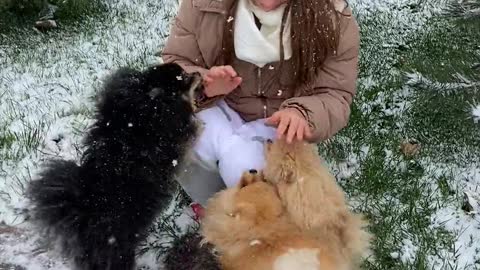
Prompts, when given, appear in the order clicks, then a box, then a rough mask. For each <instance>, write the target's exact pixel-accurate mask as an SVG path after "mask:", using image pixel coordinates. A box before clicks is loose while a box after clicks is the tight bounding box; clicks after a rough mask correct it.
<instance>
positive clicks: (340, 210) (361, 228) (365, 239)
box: [263, 140, 371, 269]
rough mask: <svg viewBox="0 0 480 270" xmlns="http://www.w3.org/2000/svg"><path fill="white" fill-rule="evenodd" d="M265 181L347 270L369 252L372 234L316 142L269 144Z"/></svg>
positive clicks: (295, 218) (296, 219) (291, 215)
mask: <svg viewBox="0 0 480 270" xmlns="http://www.w3.org/2000/svg"><path fill="white" fill-rule="evenodd" d="M263 174H264V177H265V180H266V181H268V182H270V183H272V184H274V185H275V186H276V187H277V191H278V195H279V197H280V200H281V201H282V203H283V205H284V207H285V209H286V212H287V213H288V216H289V218H290V220H291V221H292V222H294V223H295V224H296V225H297V226H298V227H299V228H300V229H301V230H303V231H305V232H308V233H310V234H312V235H314V236H315V237H316V238H317V239H318V240H319V241H320V242H326V243H329V247H330V248H331V250H332V252H334V251H335V252H338V254H340V255H341V256H342V258H343V260H344V261H345V262H347V263H348V268H347V269H355V268H356V267H357V266H358V263H359V262H360V259H361V258H362V257H365V256H366V255H367V254H368V250H369V249H368V247H369V242H370V238H371V237H370V234H369V233H368V232H367V231H366V230H365V227H366V225H367V224H366V222H365V221H364V220H363V218H362V216H361V215H357V214H354V213H352V212H351V211H350V210H349V208H348V206H347V204H346V200H345V195H344V192H343V191H342V189H341V188H340V187H339V186H338V185H337V183H336V181H335V178H334V177H333V176H332V175H331V174H330V172H329V170H328V169H327V168H326V167H325V165H324V164H323V162H322V160H321V158H320V156H319V154H318V149H317V147H316V145H313V144H308V143H304V142H297V143H292V144H287V143H286V142H285V141H284V140H277V141H275V142H274V143H268V144H267V146H266V165H265V169H264V171H263Z"/></svg>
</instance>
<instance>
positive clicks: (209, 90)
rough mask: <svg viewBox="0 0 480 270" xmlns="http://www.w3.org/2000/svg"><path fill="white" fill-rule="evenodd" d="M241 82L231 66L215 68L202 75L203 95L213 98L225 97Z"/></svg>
mask: <svg viewBox="0 0 480 270" xmlns="http://www.w3.org/2000/svg"><path fill="white" fill-rule="evenodd" d="M241 82H242V78H241V77H238V75H237V72H236V71H235V70H234V69H233V68H232V67H231V66H216V67H212V68H210V70H209V71H207V72H206V73H205V74H204V75H203V84H204V86H205V95H206V96H207V97H214V96H220V95H226V94H228V93H230V92H232V91H233V90H234V89H235V88H237V87H238V86H239V85H240V83H241Z"/></svg>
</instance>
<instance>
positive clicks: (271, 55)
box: [234, 0, 292, 67]
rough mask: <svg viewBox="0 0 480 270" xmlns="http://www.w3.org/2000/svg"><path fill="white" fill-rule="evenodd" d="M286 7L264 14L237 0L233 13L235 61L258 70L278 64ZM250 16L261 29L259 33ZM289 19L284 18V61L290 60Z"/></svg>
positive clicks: (244, 0) (249, 3)
mask: <svg viewBox="0 0 480 270" xmlns="http://www.w3.org/2000/svg"><path fill="white" fill-rule="evenodd" d="M285 6H286V5H285V4H283V5H281V6H280V7H278V8H277V9H275V10H272V11H269V12H265V11H263V10H261V9H260V8H258V7H256V6H255V5H253V4H252V3H251V2H250V1H249V0H238V4H237V10H236V13H235V18H234V20H235V28H234V29H235V30H234V31H235V32H234V47H235V55H236V56H237V58H238V59H241V60H244V61H247V62H250V63H253V64H255V65H257V66H259V67H263V66H265V65H266V64H267V63H271V62H277V61H279V60H280V42H279V40H280V28H281V24H282V15H283V12H284V10H285ZM253 14H255V16H257V18H258V19H259V20H260V23H261V24H262V26H261V27H260V29H258V27H257V25H256V24H255V19H254V17H253ZM290 39H291V37H290V16H288V18H287V22H286V24H285V29H284V34H283V49H284V58H285V60H287V59H289V58H290V57H291V56H292V47H291V42H290Z"/></svg>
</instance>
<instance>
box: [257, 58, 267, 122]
mask: <svg viewBox="0 0 480 270" xmlns="http://www.w3.org/2000/svg"><path fill="white" fill-rule="evenodd" d="M257 94H258V96H259V97H260V98H261V99H262V103H263V118H267V101H266V98H265V96H264V92H263V91H262V69H261V68H260V67H258V68H257Z"/></svg>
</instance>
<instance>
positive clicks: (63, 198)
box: [27, 160, 135, 270]
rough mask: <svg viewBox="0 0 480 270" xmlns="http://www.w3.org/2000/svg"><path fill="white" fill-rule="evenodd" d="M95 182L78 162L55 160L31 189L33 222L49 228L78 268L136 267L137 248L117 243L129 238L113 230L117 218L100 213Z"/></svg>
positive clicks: (48, 235)
mask: <svg viewBox="0 0 480 270" xmlns="http://www.w3.org/2000/svg"><path fill="white" fill-rule="evenodd" d="M85 179H87V178H86V177H85ZM95 184H96V183H95V179H90V181H85V180H84V177H82V170H81V167H79V166H78V165H77V164H76V163H75V162H73V161H64V160H56V161H51V162H50V163H49V164H47V166H46V168H44V170H43V171H42V172H41V174H40V176H39V179H37V180H34V181H32V182H31V183H30V184H29V186H28V189H27V196H28V197H29V198H30V200H31V203H32V206H33V207H32V209H31V217H32V219H33V222H34V223H36V224H38V225H39V227H40V228H42V229H45V230H46V235H47V237H48V238H49V239H50V240H52V241H53V242H55V243H56V244H58V245H59V248H60V250H61V252H62V253H63V255H65V256H67V257H73V259H74V263H75V266H76V267H77V268H78V269H82V270H113V269H118V270H126V269H133V267H134V264H135V262H134V259H132V258H134V256H133V253H134V249H133V248H132V249H131V250H120V249H119V246H118V245H117V244H116V241H119V240H120V241H125V240H128V239H115V238H114V237H113V234H109V232H112V231H113V230H115V228H112V225H113V226H114V225H115V222H114V221H112V220H103V219H102V218H104V217H105V216H102V215H99V214H98V213H99V212H102V211H105V209H98V208H101V206H100V205H98V208H97V207H96V206H95V204H98V202H97V201H96V200H95V198H93V197H92V194H91V192H92V193H93V190H92V189H93V188H96V187H95ZM97 188H98V187H97ZM115 236H117V235H115ZM119 237H122V238H123V237H128V236H119ZM130 240H131V241H132V242H135V240H134V239H130ZM126 260H128V261H126ZM119 264H120V265H119Z"/></svg>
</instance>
